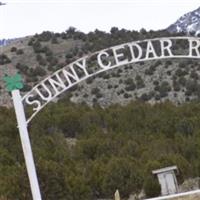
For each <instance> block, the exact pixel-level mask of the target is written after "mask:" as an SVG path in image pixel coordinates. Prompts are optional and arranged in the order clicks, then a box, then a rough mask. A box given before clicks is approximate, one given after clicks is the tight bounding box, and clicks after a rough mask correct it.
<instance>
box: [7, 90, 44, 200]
mask: <svg viewBox="0 0 200 200" xmlns="http://www.w3.org/2000/svg"><path fill="white" fill-rule="evenodd" d="M11 93H12V99H13V103H14V108H15V114H16V117H17V123H18V129H19V133H20V139H21V143H22V148H23V152H24V158H25V163H26V168H27V172H28V177H29V182H30V186H31V192H32V196H33V200H42V198H41V194H40V188H39V184H38V179H37V174H36V169H35V164H34V160H33V154H32V149H31V143H30V139H29V134H28V130H27V123H26V117H25V113H24V107H23V104H22V99H21V95H20V92H19V90H13V91H11Z"/></svg>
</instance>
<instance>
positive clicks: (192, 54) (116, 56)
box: [22, 37, 200, 123]
mask: <svg viewBox="0 0 200 200" xmlns="http://www.w3.org/2000/svg"><path fill="white" fill-rule="evenodd" d="M183 42H184V44H185V46H186V48H185V49H183V51H182V54H180V52H179V53H177V52H176V49H180V48H181V44H182V43H183ZM164 58H196V59H200V38H197V37H168V38H156V39H148V40H141V41H133V42H129V43H124V44H121V45H117V46H114V47H110V48H107V49H104V50H101V51H97V52H95V53H92V54H90V55H87V56H85V57H82V58H80V59H78V60H77V61H75V62H73V63H71V64H69V65H67V66H65V67H64V68H62V69H60V70H58V71H56V72H55V73H53V74H52V75H50V76H49V77H47V78H46V79H44V80H43V81H41V82H40V83H39V84H37V85H36V86H35V87H33V88H32V90H31V91H29V92H28V93H27V94H26V95H25V96H24V97H23V98H22V101H23V104H24V105H25V107H28V106H31V107H32V114H31V116H29V118H28V120H27V123H29V122H30V121H31V119H32V118H33V117H34V116H35V115H36V114H37V113H38V112H39V111H40V110H41V109H42V108H43V107H44V106H45V105H47V104H48V103H49V102H51V101H52V100H53V99H54V98H56V97H57V96H58V95H60V94H61V93H63V92H64V91H66V90H68V89H70V88H71V87H72V86H74V85H76V84H78V83H80V82H81V81H83V80H85V79H87V78H89V77H92V76H94V75H97V74H99V73H101V72H104V71H107V70H109V69H113V68H116V67H120V66H123V65H127V64H131V63H136V62H140V61H148V60H156V59H164Z"/></svg>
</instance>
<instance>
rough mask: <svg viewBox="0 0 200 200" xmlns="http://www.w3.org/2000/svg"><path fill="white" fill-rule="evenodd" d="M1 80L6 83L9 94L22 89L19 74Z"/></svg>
mask: <svg viewBox="0 0 200 200" xmlns="http://www.w3.org/2000/svg"><path fill="white" fill-rule="evenodd" d="M3 80H4V81H5V82H6V88H7V90H8V91H9V92H11V91H13V90H17V89H22V88H23V83H22V77H21V75H20V74H16V75H15V76H4V78H3Z"/></svg>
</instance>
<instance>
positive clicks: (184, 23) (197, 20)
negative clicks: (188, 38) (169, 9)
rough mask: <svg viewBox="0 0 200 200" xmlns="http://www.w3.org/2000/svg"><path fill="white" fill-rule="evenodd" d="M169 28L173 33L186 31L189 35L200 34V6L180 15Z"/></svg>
mask: <svg viewBox="0 0 200 200" xmlns="http://www.w3.org/2000/svg"><path fill="white" fill-rule="evenodd" d="M167 30H168V31H169V32H171V33H180V32H183V33H186V34H188V35H195V36H200V7H199V8H198V9H196V10H194V11H192V12H189V13H186V14H185V15H183V16H182V17H180V18H179V19H178V20H177V21H176V22H175V23H174V24H172V25H170V26H169V27H168V28H167Z"/></svg>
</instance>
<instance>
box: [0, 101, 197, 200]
mask: <svg viewBox="0 0 200 200" xmlns="http://www.w3.org/2000/svg"><path fill="white" fill-rule="evenodd" d="M0 112H1V115H0V122H1V123H0V138H1V139H0V152H1V153H0V159H1V162H0V195H1V198H2V199H9V200H15V199H20V200H27V199H31V196H30V189H29V184H28V179H27V174H26V169H25V165H24V159H23V154H22V150H21V145H20V140H19V135H18V131H17V128H16V122H15V116H14V112H13V110H12V109H7V108H4V107H1V108H0ZM199 121H200V106H199V103H195V102H193V103H188V104H184V105H181V106H175V105H173V104H172V103H170V102H166V103H161V104H156V105H154V106H152V105H150V104H147V103H144V102H131V103H129V104H128V105H126V106H121V105H118V104H115V105H112V106H110V107H108V108H106V109H103V108H101V107H99V106H95V107H93V108H91V107H88V106H87V105H84V104H73V103H70V101H69V100H67V99H62V100H60V101H59V102H58V103H57V104H55V103H52V104H51V105H49V106H48V107H47V108H46V109H44V110H43V111H42V112H41V114H40V115H38V116H37V117H36V118H35V119H34V120H33V121H32V123H31V125H30V127H29V132H30V137H31V141H32V146H33V152H34V156H35V161H36V166H37V170H38V176H39V182H40V186H41V191H42V195H43V198H44V199H46V200H55V199H58V200H64V199H67V200H68V199H69V200H70V199H72V200H81V199H82V200H85V199H87V200H94V199H98V198H112V197H113V194H114V192H115V190H116V189H119V191H120V194H121V196H122V197H123V198H124V199H127V198H128V197H129V195H130V194H137V193H140V191H141V190H142V189H143V188H145V190H146V191H148V188H149V187H151V186H152V181H153V183H154V184H156V182H155V181H156V179H155V178H153V177H152V176H151V171H152V170H154V169H157V168H160V167H166V166H171V165H177V166H178V168H179V171H180V173H179V175H178V181H179V184H181V183H183V181H184V180H187V179H188V178H192V177H199V176H200V157H199V156H200V152H199V151H200V133H199V130H200V125H199ZM147 177H149V178H147ZM158 193H159V191H157V190H156V191H155V192H154V193H153V194H152V193H150V194H149V193H148V192H147V194H149V195H150V196H154V195H157V194H158Z"/></svg>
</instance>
